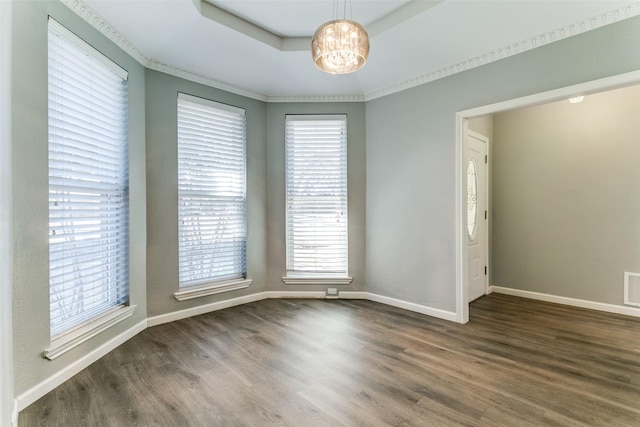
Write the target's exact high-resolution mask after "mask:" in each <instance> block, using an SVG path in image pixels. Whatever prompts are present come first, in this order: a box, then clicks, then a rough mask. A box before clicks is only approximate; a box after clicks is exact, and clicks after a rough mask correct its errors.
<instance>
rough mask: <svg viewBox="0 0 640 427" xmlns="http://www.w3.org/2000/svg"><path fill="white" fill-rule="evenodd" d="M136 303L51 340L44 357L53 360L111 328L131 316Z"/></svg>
mask: <svg viewBox="0 0 640 427" xmlns="http://www.w3.org/2000/svg"><path fill="white" fill-rule="evenodd" d="M136 307H137V306H136V305H125V306H119V307H115V308H113V309H111V310H110V311H108V312H107V313H105V314H104V315H103V316H100V317H98V318H97V319H95V320H92V321H90V322H89V323H86V324H85V325H83V326H81V327H79V328H77V329H75V330H73V331H71V332H69V333H67V334H64V335H63V336H61V337H60V338H56V339H55V340H53V341H52V342H51V347H49V348H48V349H46V350H45V351H44V354H43V355H44V357H45V358H46V359H49V360H53V359H55V358H57V357H59V356H61V355H63V354H65V353H66V352H68V351H69V350H71V349H73V348H75V347H77V346H79V345H80V344H82V343H84V342H86V341H88V340H90V339H91V338H93V337H95V336H96V335H98V334H99V333H100V332H102V331H105V330H107V329H109V328H110V327H111V326H113V325H115V324H117V323H120V322H122V321H123V320H124V319H126V318H128V317H130V316H131V315H132V314H133V311H134V310H135V309H136Z"/></svg>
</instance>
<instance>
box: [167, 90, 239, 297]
mask: <svg viewBox="0 0 640 427" xmlns="http://www.w3.org/2000/svg"><path fill="white" fill-rule="evenodd" d="M246 163H247V161H246V118H245V111H244V110H243V109H240V108H236V107H231V106H228V105H224V104H220V103H217V102H213V101H209V100H205V99H202V98H197V97H194V96H190V95H186V94H182V93H180V94H178V236H179V249H178V252H179V287H180V289H183V288H188V287H192V286H205V285H210V284H212V283H213V284H216V283H219V284H224V283H229V282H234V281H239V280H243V279H246V277H247V260H246V259H247V226H246V223H247V221H246V210H247V209H246V206H247V198H246ZM234 289H235V288H234ZM176 297H177V296H176Z"/></svg>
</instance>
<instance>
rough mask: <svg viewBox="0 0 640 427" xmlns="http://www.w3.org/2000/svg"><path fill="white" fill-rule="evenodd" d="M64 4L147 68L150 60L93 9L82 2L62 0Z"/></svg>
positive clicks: (78, 0)
mask: <svg viewBox="0 0 640 427" xmlns="http://www.w3.org/2000/svg"><path fill="white" fill-rule="evenodd" d="M60 2H61V3H62V4H64V5H65V6H67V7H68V8H69V9H71V11H72V12H74V13H75V14H76V15H78V16H79V17H80V18H82V19H84V20H85V21H86V22H87V23H89V25H91V26H92V27H93V28H95V29H96V30H98V31H99V32H100V33H101V34H102V35H104V36H105V37H107V38H108V39H109V40H111V41H112V42H113V43H115V44H116V45H117V46H118V47H119V48H120V49H122V50H124V51H125V52H126V53H127V54H128V55H129V56H131V57H132V58H133V59H135V60H136V61H138V62H139V63H140V64H142V65H143V66H145V67H146V66H147V63H148V62H149V59H148V58H147V57H146V56H145V54H143V53H142V52H140V51H139V50H138V48H137V47H135V46H134V45H133V43H131V42H130V41H129V40H127V39H126V38H125V37H124V36H123V35H122V34H120V33H119V32H118V30H116V29H115V28H113V27H112V26H111V24H109V23H108V22H107V21H105V20H104V19H102V17H100V15H98V14H97V13H96V12H95V11H94V10H93V9H91V8H90V7H89V6H87V5H86V4H84V3H83V2H81V1H80V0H60Z"/></svg>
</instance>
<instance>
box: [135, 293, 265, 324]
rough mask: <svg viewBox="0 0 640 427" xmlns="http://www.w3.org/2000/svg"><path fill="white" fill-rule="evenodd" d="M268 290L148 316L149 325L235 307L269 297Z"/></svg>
mask: <svg viewBox="0 0 640 427" xmlns="http://www.w3.org/2000/svg"><path fill="white" fill-rule="evenodd" d="M267 294H268V293H267V292H259V293H257V294H250V295H245V296H241V297H236V298H231V299H227V300H222V301H218V302H212V303H210V304H205V305H199V306H197V307H192V308H186V309H184V310H180V311H174V312H171V313H167V314H160V315H157V316H153V317H149V318H147V326H148V327H151V326H156V325H161V324H163V323H169V322H175V321H176V320H181V319H186V318H187V317H193V316H198V315H200V314H205V313H209V312H211V311H217V310H224V309H225V308H229V307H235V306H237V305H242V304H248V303H250V302H254V301H260V300H263V299H266V298H268V296H267Z"/></svg>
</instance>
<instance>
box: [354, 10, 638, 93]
mask: <svg viewBox="0 0 640 427" xmlns="http://www.w3.org/2000/svg"><path fill="white" fill-rule="evenodd" d="M638 15H640V2H636V3H633V4H631V5H628V6H624V7H621V8H618V9H615V10H612V11H610V12H607V13H603V14H601V15H598V16H594V17H593V18H590V19H586V20H584V21H580V22H577V23H575V24H573V25H569V26H565V27H563V28H560V29H556V30H553V31H549V32H546V33H543V34H539V35H537V36H535V37H531V38H529V39H526V40H523V41H520V42H518V43H514V44H511V45H508V46H505V47H502V48H499V49H495V50H492V51H491V52H487V53H485V54H484V55H480V56H476V57H475V58H471V59H468V60H466V61H462V62H459V63H457V64H453V65H450V66H448V67H445V68H441V69H439V70H436V71H433V72H430V73H427V74H423V75H421V76H418V77H414V78H411V79H408V80H405V81H403V82H400V83H396V84H393V85H390V86H386V87H383V88H381V89H377V90H373V91H371V92H367V93H365V95H364V99H365V101H371V100H373V99H376V98H381V97H383V96H387V95H391V94H394V93H396V92H401V91H403V90H407V89H410V88H412V87H416V86H420V85H423V84H425V83H429V82H432V81H435V80H439V79H442V78H444V77H448V76H451V75H454V74H457V73H460V72H463V71H467V70H470V69H472V68H476V67H480V66H482V65H486V64H489V63H491V62H495V61H499V60H501V59H505V58H508V57H510V56H514V55H517V54H519V53H523V52H526V51H528V50H532V49H535V48H538V47H541V46H544V45H547V44H549V43H553V42H557V41H559V40H563V39H566V38H569V37H572V36H575V35H578V34H581V33H586V32H587V31H591V30H595V29H596V28H600V27H604V26H605V25H609V24H613V23H614V22H618V21H622V20H624V19H628V18H632V17H634V16H638Z"/></svg>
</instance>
